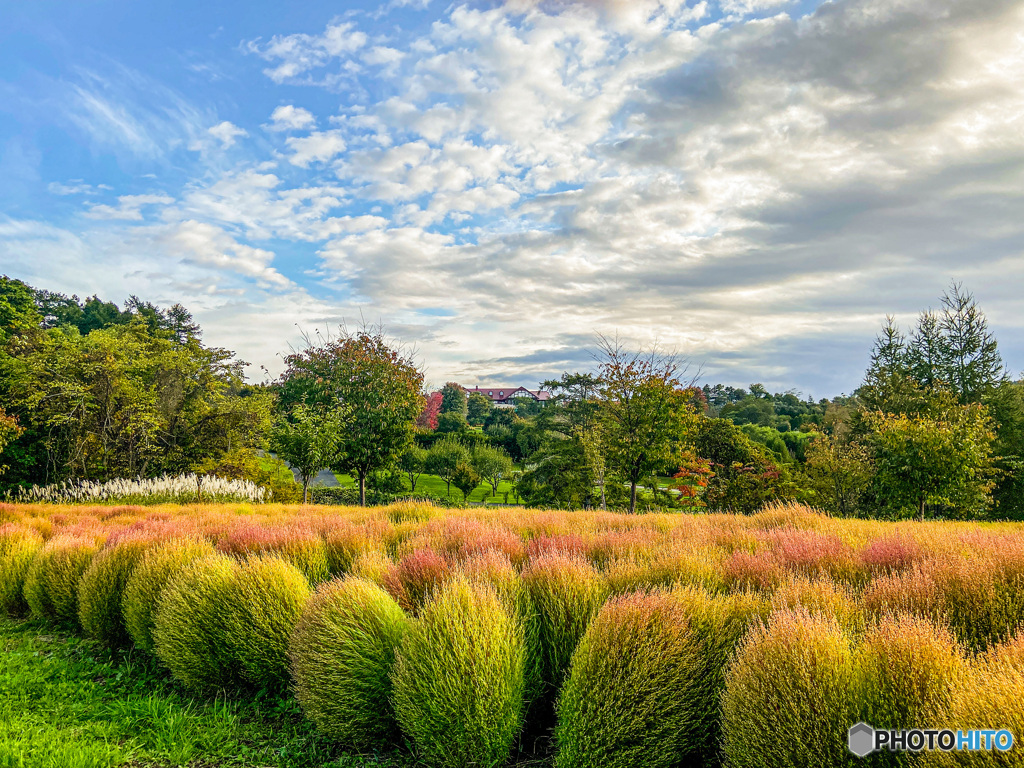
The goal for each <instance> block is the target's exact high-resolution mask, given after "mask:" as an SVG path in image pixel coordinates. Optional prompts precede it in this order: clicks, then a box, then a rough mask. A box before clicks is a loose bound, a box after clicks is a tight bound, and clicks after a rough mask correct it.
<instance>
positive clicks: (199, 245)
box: [161, 221, 292, 287]
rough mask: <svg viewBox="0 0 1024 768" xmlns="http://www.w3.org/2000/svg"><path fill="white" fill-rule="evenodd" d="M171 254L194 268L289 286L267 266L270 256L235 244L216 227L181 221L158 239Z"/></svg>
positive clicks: (269, 283)
mask: <svg viewBox="0 0 1024 768" xmlns="http://www.w3.org/2000/svg"><path fill="white" fill-rule="evenodd" d="M161 239H162V240H163V243H164V244H165V246H166V247H168V248H169V249H170V250H171V252H172V253H180V254H181V255H182V256H183V258H184V259H185V260H187V261H189V262H192V263H194V264H199V265H202V266H210V267H215V268H217V269H223V270H228V271H231V272H237V273H239V274H241V275H245V276H246V277H252V278H256V280H257V281H258V282H259V283H263V284H266V285H273V286H279V287H290V286H291V285H292V282H291V281H290V280H289V279H288V278H286V277H285V276H284V275H282V274H281V273H280V272H278V271H277V270H276V269H274V268H273V267H271V266H270V263H271V262H272V261H273V260H274V254H273V253H271V252H270V251H266V250H263V249H261V248H254V247H252V246H250V245H245V244H243V243H239V242H238V241H237V240H235V239H234V238H233V237H231V235H229V234H228V233H227V232H225V231H224V230H223V229H220V228H219V227H215V226H213V225H212V224H206V223H204V222H199V221H183V222H181V223H180V224H178V225H176V226H175V227H173V228H171V229H170V230H169V231H168V232H167V233H166V234H165V235H164V236H163V237H162V238H161Z"/></svg>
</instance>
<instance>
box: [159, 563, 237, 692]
mask: <svg viewBox="0 0 1024 768" xmlns="http://www.w3.org/2000/svg"><path fill="white" fill-rule="evenodd" d="M237 571H238V564H237V563H236V562H235V561H234V560H233V559H231V558H230V557H228V556H227V555H209V556H207V557H203V558H199V559H197V560H193V561H192V562H191V563H189V564H187V565H186V566H184V567H183V568H182V569H181V570H179V571H178V572H177V573H176V574H175V575H174V576H173V577H172V578H171V580H170V581H169V582H168V584H167V586H166V587H165V588H164V591H163V592H162V593H161V595H160V602H159V604H158V606H157V609H156V618H155V622H154V628H153V639H154V641H155V642H156V655H157V657H158V658H159V659H160V661H162V662H163V663H164V664H165V665H166V666H167V668H168V669H170V670H171V674H172V675H174V677H175V679H177V680H178V682H180V683H181V684H182V685H184V686H185V687H186V688H189V689H191V690H194V691H210V690H213V689H216V688H218V687H223V686H226V685H231V684H233V683H235V682H237V680H238V675H237V671H236V670H235V662H234V659H233V658H232V656H231V654H230V651H229V646H228V640H227V636H226V632H225V626H224V624H225V617H226V616H227V613H228V605H229V601H230V599H231V588H232V585H233V582H234V580H235V574H236V573H237Z"/></svg>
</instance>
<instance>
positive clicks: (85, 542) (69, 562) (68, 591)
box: [25, 536, 99, 622]
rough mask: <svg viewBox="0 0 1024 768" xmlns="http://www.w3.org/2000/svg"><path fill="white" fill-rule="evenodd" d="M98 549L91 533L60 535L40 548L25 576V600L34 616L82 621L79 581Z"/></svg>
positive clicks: (56, 619) (54, 619)
mask: <svg viewBox="0 0 1024 768" xmlns="http://www.w3.org/2000/svg"><path fill="white" fill-rule="evenodd" d="M97 550H99V546H98V545H97V544H96V542H95V540H94V539H93V538H92V537H89V536H57V537H54V538H53V539H50V541H48V542H47V543H46V545H45V546H44V547H43V548H42V549H41V550H39V553H38V554H37V555H36V557H35V559H34V560H33V561H32V565H31V566H29V569H28V573H27V574H26V575H25V600H26V601H27V602H28V606H29V608H31V609H32V614H33V615H34V616H36V617H38V618H41V619H50V620H53V621H75V622H77V621H78V582H79V580H80V579H81V578H82V574H83V573H84V572H85V569H86V568H88V567H89V563H90V562H92V558H93V556H94V555H95V554H96V552H97Z"/></svg>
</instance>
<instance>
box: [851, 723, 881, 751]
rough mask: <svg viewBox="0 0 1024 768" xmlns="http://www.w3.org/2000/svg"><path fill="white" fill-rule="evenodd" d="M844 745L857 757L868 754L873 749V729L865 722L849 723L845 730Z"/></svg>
mask: <svg viewBox="0 0 1024 768" xmlns="http://www.w3.org/2000/svg"><path fill="white" fill-rule="evenodd" d="M846 745H847V746H848V747H849V748H850V751H851V752H853V754H855V755H856V756H857V757H864V756H866V755H870V754H871V753H872V752H874V751H875V729H874V728H872V727H871V726H870V725H868V724H867V723H857V724H856V725H851V726H850V730H849V731H848V732H847V736H846Z"/></svg>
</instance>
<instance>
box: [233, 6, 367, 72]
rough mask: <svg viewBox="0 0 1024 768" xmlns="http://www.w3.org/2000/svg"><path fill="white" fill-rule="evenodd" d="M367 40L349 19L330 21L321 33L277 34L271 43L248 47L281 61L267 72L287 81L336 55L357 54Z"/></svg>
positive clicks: (321, 64) (274, 60) (260, 55)
mask: <svg viewBox="0 0 1024 768" xmlns="http://www.w3.org/2000/svg"><path fill="white" fill-rule="evenodd" d="M366 42H367V36H366V34H365V33H364V32H361V31H359V30H357V29H356V28H355V24H354V23H353V22H348V21H346V22H334V23H331V24H329V25H328V26H327V28H326V29H325V30H324V31H323V33H321V34H319V35H307V34H294V35H275V36H274V37H272V38H271V39H270V41H269V42H267V43H262V42H260V41H259V40H254V41H252V42H250V43H249V44H248V46H247V49H248V50H249V51H250V52H251V53H255V54H256V55H258V56H259V57H260V58H262V59H264V60H265V61H271V62H279V63H278V64H277V65H276V66H274V67H272V68H269V69H265V70H264V72H265V73H266V75H267V77H269V78H270V79H271V80H273V81H274V82H276V83H283V82H285V81H288V80H291V79H293V78H296V77H298V76H299V75H302V74H305V73H306V72H308V71H309V70H311V69H315V68H317V67H322V66H324V65H325V64H326V63H327V62H328V61H330V60H331V59H332V58H336V57H338V56H343V55H345V54H351V53H354V52H355V51H357V50H359V49H360V48H362V47H363V46H364V45H366Z"/></svg>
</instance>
